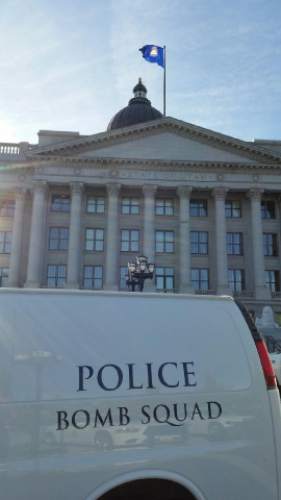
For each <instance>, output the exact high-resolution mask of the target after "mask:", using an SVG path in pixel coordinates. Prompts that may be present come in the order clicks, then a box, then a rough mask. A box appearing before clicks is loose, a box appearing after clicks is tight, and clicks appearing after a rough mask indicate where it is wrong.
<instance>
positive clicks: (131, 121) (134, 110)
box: [107, 78, 163, 130]
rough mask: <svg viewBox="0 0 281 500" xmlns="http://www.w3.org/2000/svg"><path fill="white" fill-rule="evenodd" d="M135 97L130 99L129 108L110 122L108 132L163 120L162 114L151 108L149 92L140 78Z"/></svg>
mask: <svg viewBox="0 0 281 500" xmlns="http://www.w3.org/2000/svg"><path fill="white" fill-rule="evenodd" d="M133 93H134V97H133V98H132V99H130V101H129V103H128V106H126V108H123V109H121V110H120V111H118V113H116V115H114V116H113V118H112V119H111V120H110V122H109V125H108V127H107V130H115V129H118V128H123V127H129V126H130V125H136V124H138V123H144V122H149V121H151V120H157V119H159V118H162V116H163V115H162V113H160V111H158V109H155V108H153V106H151V102H150V101H149V99H147V97H146V94H147V90H146V87H145V86H144V84H143V83H142V81H141V78H139V81H138V83H137V84H136V86H135V87H134V88H133Z"/></svg>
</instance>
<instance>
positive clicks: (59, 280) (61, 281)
mask: <svg viewBox="0 0 281 500" xmlns="http://www.w3.org/2000/svg"><path fill="white" fill-rule="evenodd" d="M65 278H66V266H64V265H49V266H48V269H47V286H48V288H63V287H64V285H65Z"/></svg>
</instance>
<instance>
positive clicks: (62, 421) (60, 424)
mask: <svg viewBox="0 0 281 500" xmlns="http://www.w3.org/2000/svg"><path fill="white" fill-rule="evenodd" d="M68 427H69V421H68V420H67V412H66V411H64V410H61V411H57V431H65V430H66V429H67V428H68Z"/></svg>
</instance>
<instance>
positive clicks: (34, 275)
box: [25, 181, 47, 288]
mask: <svg viewBox="0 0 281 500" xmlns="http://www.w3.org/2000/svg"><path fill="white" fill-rule="evenodd" d="M46 192H47V183H46V182H43V181H39V182H36V184H35V186H34V193H33V204H32V218H31V233H30V243H29V253H28V265H27V280H26V284H25V286H26V287H31V288H38V287H40V285H41V279H42V276H41V274H42V257H43V253H44V242H45V231H46V225H45V222H46V209H47V197H46Z"/></svg>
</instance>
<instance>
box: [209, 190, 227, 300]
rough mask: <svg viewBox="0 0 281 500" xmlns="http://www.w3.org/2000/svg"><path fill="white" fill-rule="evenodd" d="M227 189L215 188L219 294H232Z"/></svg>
mask: <svg viewBox="0 0 281 500" xmlns="http://www.w3.org/2000/svg"><path fill="white" fill-rule="evenodd" d="M226 193H227V189H225V188H224V187H217V188H215V189H214V190H213V196H214V198H215V217H216V220H215V228H216V264H217V294H220V295H221V294H228V295H229V294H231V291H230V289H229V286H228V267H227V252H226V223H225V196H226Z"/></svg>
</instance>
